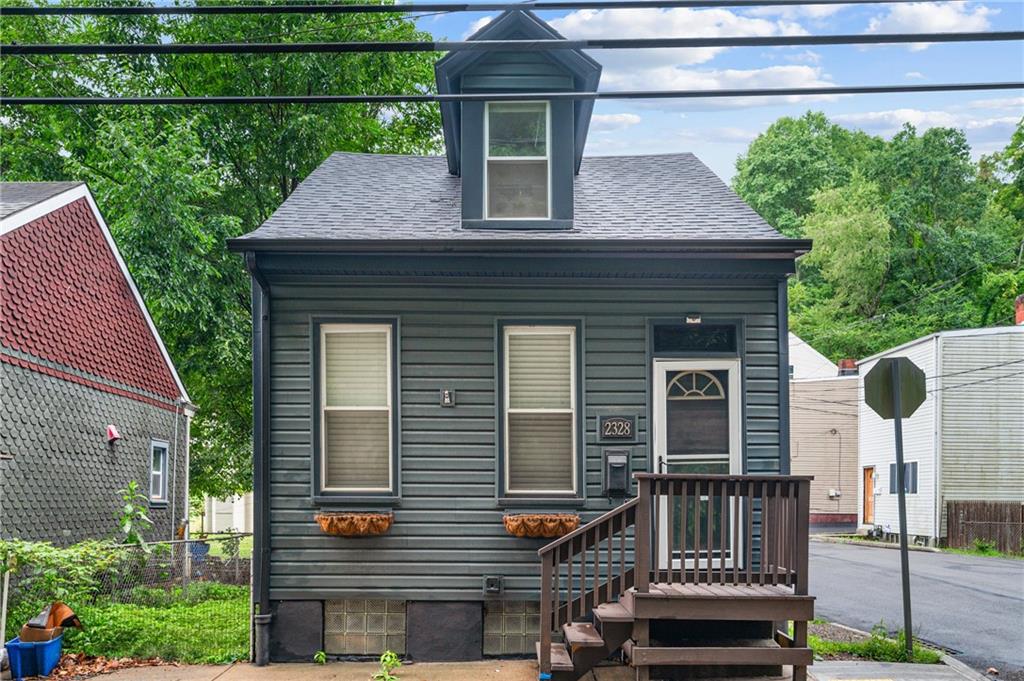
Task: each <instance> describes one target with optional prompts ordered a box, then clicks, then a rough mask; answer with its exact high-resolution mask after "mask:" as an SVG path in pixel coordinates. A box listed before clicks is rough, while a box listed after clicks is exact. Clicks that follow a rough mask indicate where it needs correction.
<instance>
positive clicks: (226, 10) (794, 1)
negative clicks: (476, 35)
mask: <svg viewBox="0 0 1024 681" xmlns="http://www.w3.org/2000/svg"><path fill="white" fill-rule="evenodd" d="M917 1H918V0H816V1H815V0H609V1H607V2H589V1H586V0H584V1H579V0H536V1H527V2H519V3H507V2H483V3H480V4H469V3H449V2H423V3H396V4H393V5H370V4H355V3H353V4H342V5H339V4H294V5H259V4H256V5H185V6H164V7H157V6H149V5H147V6H131V7H128V6H121V7H116V6H114V7H85V6H60V5H49V4H48V5H40V6H34V7H4V8H3V13H4V14H7V15H9V16H40V15H65V16H66V15H89V16H132V15H136V16H137V15H154V14H155V15H173V14H364V13H380V12H383V13H392V12H502V11H509V10H517V9H519V10H522V9H527V10H533V11H545V10H555V11H566V10H579V9H597V10H601V9H678V8H691V9H699V8H715V7H802V6H804V5H875V4H903V3H909V2H917Z"/></svg>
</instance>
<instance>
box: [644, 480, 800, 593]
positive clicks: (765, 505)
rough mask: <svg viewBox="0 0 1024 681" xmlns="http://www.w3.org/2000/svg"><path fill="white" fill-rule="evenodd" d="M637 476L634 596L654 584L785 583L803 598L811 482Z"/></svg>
mask: <svg viewBox="0 0 1024 681" xmlns="http://www.w3.org/2000/svg"><path fill="white" fill-rule="evenodd" d="M635 477H636V479H637V484H638V491H639V497H638V498H639V499H640V509H641V511H640V512H639V513H638V518H639V519H638V521H637V529H636V536H637V537H638V539H637V542H638V545H637V554H636V555H637V565H636V572H637V578H636V583H635V586H636V589H637V591H640V592H645V591H647V587H648V584H649V582H650V581H654V582H663V583H671V584H726V585H741V586H742V585H750V584H782V585H785V586H791V587H793V589H794V592H795V593H798V594H806V593H807V540H808V522H809V518H810V478H809V477H796V476H780V475H672V474H653V473H637V474H636V475H635ZM646 509H649V511H647V512H645V510H646ZM669 509H671V512H669ZM642 538H647V540H648V541H649V542H650V550H647V551H645V550H642V549H641V547H640V542H641V541H642Z"/></svg>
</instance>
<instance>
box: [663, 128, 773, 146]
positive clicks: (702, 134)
mask: <svg viewBox="0 0 1024 681" xmlns="http://www.w3.org/2000/svg"><path fill="white" fill-rule="evenodd" d="M760 132H761V131H760V130H748V129H746V128H735V127H717V128H701V129H700V130H686V131H684V132H682V133H680V136H681V137H682V138H683V139H685V140H690V141H699V142H704V143H708V142H715V143H717V142H722V143H726V144H746V143H747V142H750V141H752V140H753V139H754V138H755V137H757V136H758V135H759V134H760Z"/></svg>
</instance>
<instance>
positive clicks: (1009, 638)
mask: <svg viewBox="0 0 1024 681" xmlns="http://www.w3.org/2000/svg"><path fill="white" fill-rule="evenodd" d="M810 553H811V566H810V589H811V593H812V594H813V595H814V596H816V597H817V601H816V603H815V614H816V615H817V616H818V617H822V618H824V619H827V620H829V621H833V622H839V623H841V624H845V625H847V626H851V627H855V628H857V629H864V630H870V629H871V627H873V626H874V625H876V624H878V623H879V622H880V621H883V622H884V623H885V625H886V627H887V628H888V629H890V630H895V629H899V628H902V626H903V609H902V600H901V599H902V597H901V591H900V553H899V551H896V550H892V549H886V548H876V547H870V546H856V545H849V544H830V543H825V542H819V541H812V542H811V547H810ZM910 585H911V598H912V608H911V610H912V613H913V618H914V619H913V626H914V633H915V635H916V636H917V637H918V638H920V639H922V640H925V641H928V642H931V643H936V644H938V645H940V646H942V647H944V648H947V649H950V650H951V651H955V655H956V657H957V659H959V660H961V661H963V662H964V663H966V664H969V665H971V666H972V667H974V668H975V669H979V670H981V671H984V670H985V669H986V668H988V667H995V668H997V669H999V670H1000V677H1001V678H1008V677H1012V678H1017V676H1018V674H1021V675H1024V560H1014V559H1009V558H981V557H974V556H961V555H956V554H950V553H928V552H921V551H911V552H910Z"/></svg>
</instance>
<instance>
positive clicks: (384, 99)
mask: <svg viewBox="0 0 1024 681" xmlns="http://www.w3.org/2000/svg"><path fill="white" fill-rule="evenodd" d="M1021 89H1024V82H1003V83H943V84H934V85H852V86H845V85H844V86H834V87H796V88H750V89H728V90H618V91H611V92H501V93H460V94H402V95H261V96H220V95H216V96H207V97H164V96H155V97H2V98H0V105H4V104H6V105H8V106H30V105H75V106H98V105H102V106H124V105H195V104H198V105H211V104H213V105H237V104H396V103H402V102H419V103H429V102H484V101H491V102H501V101H542V100H552V101H563V100H569V101H576V100H597V99H700V98H704V97H711V98H720V97H789V96H811V95H858V94H879V93H895V92H965V91H977V90H1021Z"/></svg>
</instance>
